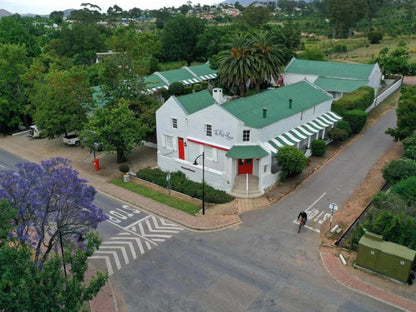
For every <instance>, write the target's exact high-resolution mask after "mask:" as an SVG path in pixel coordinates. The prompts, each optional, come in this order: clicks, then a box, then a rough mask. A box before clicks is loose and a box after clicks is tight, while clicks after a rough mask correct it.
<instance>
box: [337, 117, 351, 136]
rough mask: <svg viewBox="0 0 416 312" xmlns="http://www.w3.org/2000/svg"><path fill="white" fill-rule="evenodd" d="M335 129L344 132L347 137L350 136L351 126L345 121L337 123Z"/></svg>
mask: <svg viewBox="0 0 416 312" xmlns="http://www.w3.org/2000/svg"><path fill="white" fill-rule="evenodd" d="M335 127H336V128H338V129H341V130H344V131H345V132H346V133H347V135H350V134H351V126H350V124H349V123H348V122H347V121H345V120H340V121H338V122H337V124H336V125H335Z"/></svg>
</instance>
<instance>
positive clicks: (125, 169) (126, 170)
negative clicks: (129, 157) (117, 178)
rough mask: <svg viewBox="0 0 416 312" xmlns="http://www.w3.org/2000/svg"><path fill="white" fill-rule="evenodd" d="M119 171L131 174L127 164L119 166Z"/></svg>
mask: <svg viewBox="0 0 416 312" xmlns="http://www.w3.org/2000/svg"><path fill="white" fill-rule="evenodd" d="M118 170H120V171H121V172H123V173H127V172H129V170H130V167H129V165H127V164H121V165H120V166H118Z"/></svg>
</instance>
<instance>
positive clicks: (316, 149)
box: [311, 140, 326, 157]
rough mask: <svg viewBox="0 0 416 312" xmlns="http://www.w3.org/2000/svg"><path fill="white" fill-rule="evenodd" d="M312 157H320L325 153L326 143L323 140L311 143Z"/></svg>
mask: <svg viewBox="0 0 416 312" xmlns="http://www.w3.org/2000/svg"><path fill="white" fill-rule="evenodd" d="M311 149H312V155H313V156H318V157H321V156H323V155H324V154H325V153H326V142H325V140H314V141H312V146H311Z"/></svg>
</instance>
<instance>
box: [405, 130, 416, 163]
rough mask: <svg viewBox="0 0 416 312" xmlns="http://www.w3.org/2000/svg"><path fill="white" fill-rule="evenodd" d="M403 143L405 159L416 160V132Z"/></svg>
mask: <svg viewBox="0 0 416 312" xmlns="http://www.w3.org/2000/svg"><path fill="white" fill-rule="evenodd" d="M402 143H403V149H404V153H403V157H406V158H409V159H413V160H416V131H413V133H412V134H411V135H410V136H408V137H407V138H405V139H404V140H402Z"/></svg>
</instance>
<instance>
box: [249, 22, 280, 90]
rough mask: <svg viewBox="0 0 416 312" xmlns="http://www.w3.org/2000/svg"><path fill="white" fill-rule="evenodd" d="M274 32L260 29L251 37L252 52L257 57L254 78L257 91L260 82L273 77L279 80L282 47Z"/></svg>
mask: <svg viewBox="0 0 416 312" xmlns="http://www.w3.org/2000/svg"><path fill="white" fill-rule="evenodd" d="M274 42H275V38H274V35H273V33H271V32H269V31H264V30H260V31H259V32H256V33H254V34H253V35H252V36H251V38H250V45H251V46H252V51H253V52H252V53H253V55H254V57H255V60H256V61H255V64H256V65H255V67H256V72H255V73H254V76H252V79H253V80H254V82H255V84H256V89H257V91H259V90H260V84H261V83H263V82H264V81H269V80H270V78H273V79H274V80H275V81H277V80H278V77H279V72H280V69H281V67H282V59H283V58H282V57H281V55H282V54H283V53H282V49H281V48H280V47H279V46H278V45H277V44H275V43H274Z"/></svg>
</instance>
